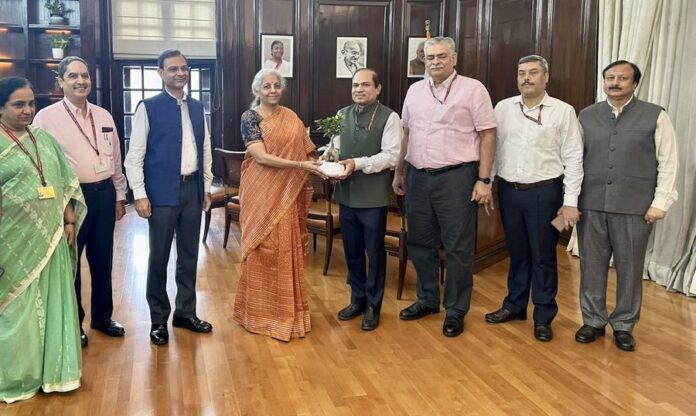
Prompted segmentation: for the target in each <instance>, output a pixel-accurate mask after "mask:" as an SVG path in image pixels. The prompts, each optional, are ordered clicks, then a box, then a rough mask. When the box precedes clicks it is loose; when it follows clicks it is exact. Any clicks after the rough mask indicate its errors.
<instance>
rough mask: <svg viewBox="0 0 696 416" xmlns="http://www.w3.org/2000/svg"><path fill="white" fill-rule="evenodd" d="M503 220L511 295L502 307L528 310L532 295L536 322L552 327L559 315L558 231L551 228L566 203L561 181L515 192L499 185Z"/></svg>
mask: <svg viewBox="0 0 696 416" xmlns="http://www.w3.org/2000/svg"><path fill="white" fill-rule="evenodd" d="M498 201H499V202H500V217H501V219H502V222H503V229H504V231H505V244H506V246H507V250H508V253H510V269H509V271H508V295H507V297H506V298H505V300H504V301H503V307H504V308H505V309H507V310H509V311H511V312H514V313H520V312H522V311H526V310H527V303H528V302H529V292H530V289H531V292H532V302H534V322H535V323H537V324H542V325H549V324H550V323H551V321H552V320H553V318H554V317H555V316H556V313H557V312H558V306H557V305H556V292H557V291H558V270H557V267H556V245H557V244H558V234H559V233H558V231H557V230H556V229H555V228H554V227H553V226H552V225H551V220H553V219H554V218H555V217H556V215H557V214H556V213H557V212H558V209H559V208H560V207H561V205H562V204H563V189H562V183H561V181H560V180H558V181H556V182H553V183H551V184H549V185H546V186H541V187H538V188H533V189H528V190H524V191H520V190H516V189H515V188H514V187H513V185H511V184H509V183H506V182H504V181H500V182H498Z"/></svg>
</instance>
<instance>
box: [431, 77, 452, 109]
mask: <svg viewBox="0 0 696 416" xmlns="http://www.w3.org/2000/svg"><path fill="white" fill-rule="evenodd" d="M456 80H457V75H456V74H455V75H454V78H452V82H450V84H449V87H447V92H446V93H445V98H443V99H442V100H440V99H439V98H437V97H436V96H435V90H433V84H431V83H430V81H428V87H430V94H432V95H433V98H434V99H435V100H437V102H438V103H440V104H443V105H444V104H445V103H446V102H447V97H449V93H450V90H451V89H452V84H454V81H456Z"/></svg>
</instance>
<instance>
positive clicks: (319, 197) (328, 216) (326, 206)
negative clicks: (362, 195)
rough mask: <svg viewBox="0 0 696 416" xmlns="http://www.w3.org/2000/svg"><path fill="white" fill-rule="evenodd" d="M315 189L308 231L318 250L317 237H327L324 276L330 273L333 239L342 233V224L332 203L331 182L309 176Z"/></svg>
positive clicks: (314, 246) (336, 208)
mask: <svg viewBox="0 0 696 416" xmlns="http://www.w3.org/2000/svg"><path fill="white" fill-rule="evenodd" d="M309 179H310V181H311V182H312V186H313V187H314V196H313V197H312V200H313V201H315V202H314V203H312V206H311V207H310V210H309V216H308V217H307V231H309V232H310V233H312V243H313V248H314V250H315V251H316V249H317V235H323V236H325V237H326V253H325V254H324V269H323V274H324V276H326V274H327V273H328V271H329V263H330V261H331V250H332V248H333V239H334V237H335V236H336V235H338V234H340V233H341V224H340V222H339V219H338V207H336V206H335V205H333V204H332V203H331V198H332V195H333V186H332V184H331V182H330V181H329V180H324V179H321V178H320V177H318V176H316V175H309Z"/></svg>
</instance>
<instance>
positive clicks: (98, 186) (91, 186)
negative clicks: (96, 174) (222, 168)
mask: <svg viewBox="0 0 696 416" xmlns="http://www.w3.org/2000/svg"><path fill="white" fill-rule="evenodd" d="M109 185H111V178H109V179H104V180H103V181H99V182H91V183H81V184H80V188H82V189H84V190H87V191H99V190H102V189H104V188H106V187H107V186H109Z"/></svg>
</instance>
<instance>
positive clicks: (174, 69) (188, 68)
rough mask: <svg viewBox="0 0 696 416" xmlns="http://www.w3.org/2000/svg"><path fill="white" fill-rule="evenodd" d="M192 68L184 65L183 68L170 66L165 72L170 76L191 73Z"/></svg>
mask: <svg viewBox="0 0 696 416" xmlns="http://www.w3.org/2000/svg"><path fill="white" fill-rule="evenodd" d="M189 70H190V67H189V66H188V65H183V66H168V67H167V68H165V71H167V72H169V73H170V74H176V73H177V72H179V71H181V72H189Z"/></svg>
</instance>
